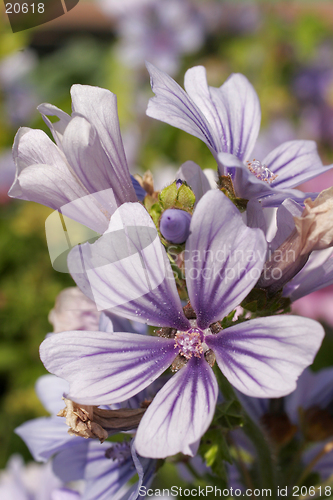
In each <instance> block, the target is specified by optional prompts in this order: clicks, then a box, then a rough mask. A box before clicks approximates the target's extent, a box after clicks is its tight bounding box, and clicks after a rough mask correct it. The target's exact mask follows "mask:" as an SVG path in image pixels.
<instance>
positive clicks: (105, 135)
mask: <svg viewBox="0 0 333 500" xmlns="http://www.w3.org/2000/svg"><path fill="white" fill-rule="evenodd" d="M71 97H72V108H73V114H74V115H75V114H77V113H78V114H80V115H82V116H84V117H85V118H86V119H87V120H88V121H89V122H90V123H91V125H93V126H94V128H95V130H96V132H97V134H98V137H99V139H100V141H101V144H102V146H103V148H104V150H105V153H106V154H107V156H108V158H109V161H110V164H111V166H112V170H113V171H114V173H115V175H116V178H117V181H118V182H119V183H120V185H121V187H122V189H123V191H124V193H125V192H126V199H124V200H123V202H125V201H136V199H137V198H136V195H135V192H134V188H133V185H132V182H131V178H130V174H129V170H128V166H127V161H126V157H125V151H124V147H123V142H122V138H121V134H120V128H119V120H118V111H117V97H116V96H115V95H114V94H112V92H110V91H109V90H106V89H101V88H99V87H91V86H89V85H73V86H72V88H71Z"/></svg>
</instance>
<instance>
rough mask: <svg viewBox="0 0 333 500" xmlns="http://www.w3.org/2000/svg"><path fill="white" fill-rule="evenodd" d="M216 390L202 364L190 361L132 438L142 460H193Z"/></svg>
mask: <svg viewBox="0 0 333 500" xmlns="http://www.w3.org/2000/svg"><path fill="white" fill-rule="evenodd" d="M217 395H218V386H217V382H216V378H215V375H214V373H213V370H212V369H211V367H210V366H209V365H208V363H207V362H206V360H205V359H204V358H203V357H201V358H196V357H193V358H191V359H190V360H189V361H188V363H187V364H186V365H185V366H184V367H183V368H181V369H180V370H179V371H178V372H177V373H176V375H174V376H173V377H172V378H171V379H170V380H169V381H168V382H167V383H166V384H165V385H164V386H163V388H162V389H161V390H160V391H159V392H158V394H157V395H156V397H155V398H154V400H153V402H152V403H151V405H150V406H149V407H148V409H147V411H146V413H145V414H144V416H143V418H142V420H141V422H140V425H139V427H138V431H137V434H136V438H135V446H136V449H137V451H138V453H140V455H142V456H146V457H151V458H165V457H167V456H170V455H175V454H176V453H179V452H182V453H184V454H185V455H191V456H194V455H195V454H196V452H197V449H198V446H199V441H200V438H201V436H202V435H203V434H204V433H205V431H206V430H207V428H208V427H209V424H210V422H211V421H212V418H213V416H214V412H215V404H216V400H217Z"/></svg>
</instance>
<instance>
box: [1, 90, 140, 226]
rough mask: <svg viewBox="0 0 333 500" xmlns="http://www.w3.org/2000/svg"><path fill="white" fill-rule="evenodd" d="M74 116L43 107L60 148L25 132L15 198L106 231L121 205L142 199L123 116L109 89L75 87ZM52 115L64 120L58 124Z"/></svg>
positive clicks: (18, 148) (18, 146) (18, 141)
mask: <svg viewBox="0 0 333 500" xmlns="http://www.w3.org/2000/svg"><path fill="white" fill-rule="evenodd" d="M71 96H72V107H73V114H72V116H69V115H67V113H65V112H63V111H61V110H60V109H58V108H56V107H55V106H52V105H51V104H41V105H40V106H39V107H38V109H39V111H40V112H41V114H42V116H43V119H44V121H45V122H46V124H47V125H48V126H49V128H50V130H51V132H52V135H53V137H54V140H55V142H56V144H54V143H53V142H52V141H51V140H50V139H49V137H48V136H47V135H46V134H45V133H44V132H42V131H41V130H32V129H29V128H21V129H19V131H18V133H17V134H16V137H15V142H14V147H13V155H14V161H15V163H16V168H17V171H16V178H15V181H14V184H13V185H12V187H11V189H10V191H9V195H10V196H12V197H14V198H20V199H23V200H30V201H35V202H37V203H41V204H42V205H46V206H48V207H51V208H53V209H54V210H61V211H62V213H63V214H64V215H67V216H68V217H70V218H72V219H74V220H76V221H78V222H81V223H82V224H85V225H86V226H88V227H90V228H91V229H93V230H96V231H98V232H100V233H103V232H104V231H105V229H106V228H107V226H108V222H109V219H110V217H111V215H112V213H113V212H114V211H115V210H116V208H117V206H119V205H120V204H121V203H125V202H127V201H137V197H136V194H135V191H134V188H133V185H132V181H131V178H130V174H129V170H128V166H127V162H126V157H125V152H124V148H123V144H122V139H121V135H120V129H119V122H118V116H117V99H116V96H115V95H114V94H112V93H111V92H109V91H108V90H104V89H101V88H98V87H89V86H87V85H73V86H72V88H71ZM48 116H56V117H57V118H59V121H57V122H56V123H52V122H51V121H50V119H49V118H48Z"/></svg>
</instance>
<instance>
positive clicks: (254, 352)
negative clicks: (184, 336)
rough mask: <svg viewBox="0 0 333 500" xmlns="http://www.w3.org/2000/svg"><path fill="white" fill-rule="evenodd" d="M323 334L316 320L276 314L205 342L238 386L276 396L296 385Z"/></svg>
mask: <svg viewBox="0 0 333 500" xmlns="http://www.w3.org/2000/svg"><path fill="white" fill-rule="evenodd" d="M323 337H324V330H323V328H322V326H321V325H320V324H319V323H318V322H316V321H313V320H309V319H307V318H301V317H296V316H275V317H268V318H259V319H254V320H251V321H246V322H244V323H240V324H239V325H235V326H232V327H230V328H227V329H226V330H223V331H222V332H221V333H219V334H217V335H210V336H206V338H205V341H206V344H207V345H208V347H210V348H211V349H212V350H213V351H214V353H215V356H216V361H217V363H218V365H219V367H220V369H221V371H222V373H223V374H224V375H225V376H226V377H227V379H228V380H229V382H230V383H231V384H232V385H233V386H234V387H236V389H238V390H239V391H240V392H243V393H244V394H247V395H248V396H252V397H261V398H277V397H281V396H285V395H286V394H289V393H290V392H291V391H293V390H294V389H295V388H296V381H297V379H298V377H299V376H300V374H301V373H302V371H303V370H304V369H305V368H306V367H307V366H308V365H310V364H311V363H312V362H313V359H314V357H315V354H316V353H317V351H318V349H319V347H320V344H321V342H322V339H323Z"/></svg>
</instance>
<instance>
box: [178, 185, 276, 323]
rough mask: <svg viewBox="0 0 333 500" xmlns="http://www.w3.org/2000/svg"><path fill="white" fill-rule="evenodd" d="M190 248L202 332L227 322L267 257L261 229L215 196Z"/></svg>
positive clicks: (195, 224)
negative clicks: (244, 219)
mask: <svg viewBox="0 0 333 500" xmlns="http://www.w3.org/2000/svg"><path fill="white" fill-rule="evenodd" d="M190 231H191V233H190V236H189V238H188V240H187V242H186V261H185V269H186V282H187V287H188V293H189V298H190V301H191V304H192V307H193V308H194V310H195V312H196V314H197V321H198V326H199V328H207V327H208V326H209V325H210V324H211V323H213V322H214V321H217V320H220V319H222V318H223V317H224V316H225V315H226V314H227V313H229V312H230V311H232V309H234V308H235V307H236V306H237V305H239V304H240V302H241V301H242V300H243V299H244V298H245V297H246V295H247V294H248V292H249V291H250V290H251V288H253V287H254V285H255V284H256V282H257V281H258V279H259V277H260V274H261V270H262V267H263V264H264V261H265V257H266V240H265V237H264V235H263V233H262V231H261V230H260V229H250V228H248V227H247V226H246V225H245V224H244V222H243V221H242V216H241V214H240V212H239V210H237V208H236V207H235V205H234V204H233V203H232V202H231V201H230V200H229V199H228V198H227V197H226V196H225V195H224V194H223V193H221V192H220V191H213V190H212V191H210V192H208V193H206V195H205V196H204V197H203V198H202V199H201V200H200V202H199V203H198V206H197V208H196V210H195V212H194V214H193V217H192V222H191V227H190Z"/></svg>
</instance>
